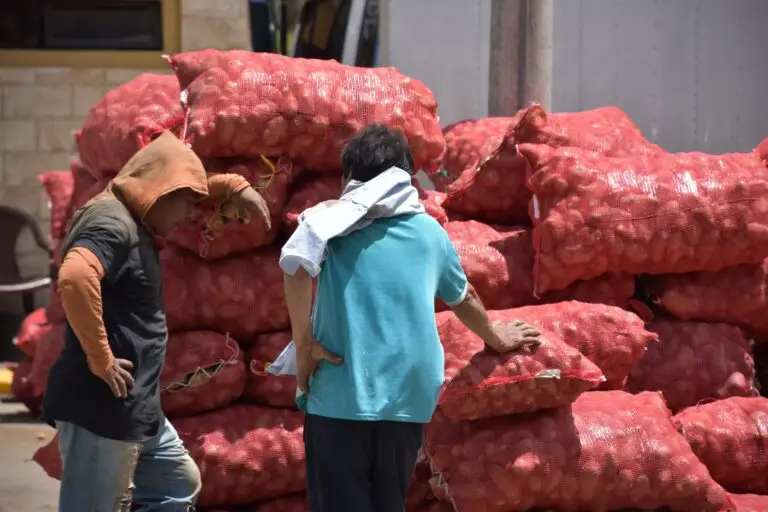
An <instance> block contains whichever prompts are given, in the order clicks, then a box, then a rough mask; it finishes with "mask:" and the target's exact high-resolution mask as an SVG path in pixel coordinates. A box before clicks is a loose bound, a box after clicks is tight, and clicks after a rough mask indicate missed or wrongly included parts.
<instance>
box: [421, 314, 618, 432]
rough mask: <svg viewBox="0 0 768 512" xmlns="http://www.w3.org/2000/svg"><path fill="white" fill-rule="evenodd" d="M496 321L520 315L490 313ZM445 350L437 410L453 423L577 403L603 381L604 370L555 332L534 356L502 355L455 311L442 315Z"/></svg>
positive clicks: (544, 333)
mask: <svg viewBox="0 0 768 512" xmlns="http://www.w3.org/2000/svg"><path fill="white" fill-rule="evenodd" d="M488 316H489V318H490V319H491V321H492V322H500V323H502V324H503V323H508V322H512V321H514V320H517V319H518V316H517V311H516V310H514V309H508V310H505V311H489V312H488ZM436 321H437V330H438V333H439V335H440V340H441V341H442V343H443V350H444V351H445V384H444V385H443V390H442V392H441V393H440V398H439V399H438V406H439V407H440V409H441V410H442V411H443V413H445V415H446V416H448V417H449V418H453V419H462V420H476V419H480V418H490V417H494V416H505V415H508V414H518V413H523V412H530V411H538V410H540V409H550V408H552V407H559V406H561V405H565V404H568V403H571V402H573V400H574V399H575V398H576V397H577V396H579V395H580V394H581V393H583V392H584V391H587V390H589V389H592V388H594V387H596V386H597V385H598V384H600V383H602V382H603V380H604V377H603V374H602V372H601V371H600V369H599V368H598V367H597V366H595V365H594V364H593V363H592V362H590V361H589V360H588V359H587V358H586V357H584V356H582V355H581V354H580V353H579V351H578V350H576V349H575V348H573V347H571V346H569V345H568V344H566V343H565V342H564V341H563V340H562V339H560V338H559V337H558V336H556V335H555V334H554V333H552V332H549V331H546V330H543V329H542V335H541V337H542V344H541V346H539V347H536V348H534V349H531V350H530V352H523V351H514V352H508V353H505V354H500V353H498V352H495V351H493V350H490V349H486V347H485V344H484V343H483V340H481V339H480V338H479V337H478V336H476V335H475V334H473V333H472V332H471V331H470V330H469V329H467V328H466V327H464V324H462V323H461V322H460V321H459V319H458V318H456V315H454V314H453V313H451V312H445V313H438V315H437V319H436Z"/></svg>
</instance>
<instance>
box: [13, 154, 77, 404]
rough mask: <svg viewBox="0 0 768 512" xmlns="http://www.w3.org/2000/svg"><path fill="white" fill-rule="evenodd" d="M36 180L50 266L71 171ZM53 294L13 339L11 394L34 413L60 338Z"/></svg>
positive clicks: (65, 215) (62, 227)
mask: <svg viewBox="0 0 768 512" xmlns="http://www.w3.org/2000/svg"><path fill="white" fill-rule="evenodd" d="M75 165H77V163H76V162H74V161H73V162H72V166H73V167H74V166H75ZM39 180H40V183H41V184H42V186H43V189H44V191H45V194H46V195H47V196H48V206H49V209H50V215H51V222H50V228H49V231H48V244H49V245H50V246H51V247H52V248H54V255H53V260H54V261H53V266H54V267H57V266H58V264H59V258H58V251H57V249H58V247H59V245H60V244H61V240H62V238H63V237H64V233H65V232H66V227H67V223H68V222H69V217H70V215H69V212H70V203H71V201H72V195H73V188H74V180H73V173H72V171H71V170H54V171H47V172H44V173H42V174H40V176H39ZM55 297H57V296H56V294H55V291H52V292H51V294H50V300H49V304H48V306H47V307H42V308H39V309H37V310H35V311H34V312H32V313H30V314H29V315H28V316H27V317H26V318H25V319H24V320H23V322H22V324H21V327H20V328H19V332H18V334H17V335H16V336H15V337H14V340H13V342H14V344H15V345H16V346H17V347H18V348H19V350H20V351H21V352H22V353H23V358H22V360H21V361H20V362H19V364H18V366H17V367H16V370H15V371H14V377H13V383H12V393H13V396H14V397H15V398H16V399H17V400H19V401H21V402H22V403H24V404H25V405H26V406H27V408H28V409H29V410H30V411H31V412H32V413H33V414H35V415H37V414H38V413H39V410H40V402H41V400H42V395H43V390H44V386H45V378H46V377H47V372H48V368H49V367H50V365H51V364H52V362H53V360H54V359H55V357H56V356H57V355H58V352H59V351H60V350H61V347H62V345H63V341H64V313H63V310H62V309H61V306H60V305H59V303H58V301H57V300H55Z"/></svg>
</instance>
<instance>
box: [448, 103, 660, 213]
mask: <svg viewBox="0 0 768 512" xmlns="http://www.w3.org/2000/svg"><path fill="white" fill-rule="evenodd" d="M445 139H446V153H445V157H444V161H443V168H444V169H446V170H447V171H448V174H449V175H453V176H458V179H456V180H455V181H452V182H451V183H450V184H449V185H447V190H446V191H447V192H448V198H447V199H446V201H445V208H446V209H447V210H454V211H456V212H458V213H462V214H464V215H467V216H470V217H472V218H476V219H478V220H485V221H487V222H491V223H499V224H529V223H530V219H529V217H528V201H529V200H530V199H531V192H530V190H528V188H527V187H526V180H527V176H526V165H525V161H524V160H523V159H522V158H521V157H520V156H518V154H517V151H516V149H515V145H516V144H522V143H526V142H529V143H537V144H545V145H547V146H552V147H577V148H583V149H587V150H590V151H597V152H599V153H600V154H602V155H605V156H630V155H653V154H659V153H663V152H664V150H662V149H661V148H660V147H658V146H656V145H655V144H652V143H650V142H648V141H647V140H646V139H645V137H644V136H643V134H642V133H641V132H640V130H639V129H638V127H637V126H636V125H635V124H634V123H633V122H632V120H631V119H630V118H629V117H628V116H627V115H626V114H625V113H624V112H622V111H621V110H620V109H618V108H616V107H601V108H598V109H595V110H588V111H585V112H574V113H562V114H549V115H548V114H547V113H546V112H545V111H544V109H542V108H541V107H540V106H539V105H534V106H532V107H529V108H526V109H524V110H521V111H519V112H518V113H517V114H515V116H514V117H501V118H500V117H495V118H489V119H477V120H466V121H462V122H460V123H456V124H454V125H452V126H451V127H449V128H447V129H446V132H445ZM436 181H437V182H438V187H442V186H445V184H446V182H449V181H451V180H450V178H449V179H445V178H439V177H438V178H437V179H436Z"/></svg>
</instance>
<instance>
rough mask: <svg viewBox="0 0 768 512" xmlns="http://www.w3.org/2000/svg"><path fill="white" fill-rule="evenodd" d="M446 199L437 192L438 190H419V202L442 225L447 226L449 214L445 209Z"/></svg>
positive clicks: (442, 194)
mask: <svg viewBox="0 0 768 512" xmlns="http://www.w3.org/2000/svg"><path fill="white" fill-rule="evenodd" d="M445 197H446V196H445V194H444V193H442V192H437V191H436V190H423V189H420V190H419V200H420V201H421V204H422V205H424V209H425V210H426V211H427V213H428V214H429V215H431V216H432V217H434V219H435V220H436V221H437V222H439V223H440V224H441V225H445V223H446V222H448V214H446V213H445V210H444V209H443V202H444V201H445Z"/></svg>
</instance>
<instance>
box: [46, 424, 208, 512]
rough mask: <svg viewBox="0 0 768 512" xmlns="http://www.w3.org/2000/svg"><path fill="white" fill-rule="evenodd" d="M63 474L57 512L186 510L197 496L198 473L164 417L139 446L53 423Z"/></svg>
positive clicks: (199, 486) (192, 504)
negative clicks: (156, 431)
mask: <svg viewBox="0 0 768 512" xmlns="http://www.w3.org/2000/svg"><path fill="white" fill-rule="evenodd" d="M56 430H57V431H58V433H59V451H60V452H61V461H62V467H63V469H64V474H63V476H62V479H61V490H60V491H59V512H128V511H130V510H131V504H132V503H135V504H137V505H139V509H138V510H139V511H140V512H150V511H151V512H188V511H191V510H194V505H195V500H196V499H197V495H198V494H199V493H200V488H201V483H200V470H199V469H198V468H197V465H196V464H195V462H194V461H193V460H192V457H190V456H189V453H188V452H187V450H186V449H185V448H184V445H183V444H182V442H181V439H180V438H179V435H178V434H177V433H176V429H174V428H173V425H171V424H170V422H169V421H168V420H167V419H166V420H165V425H164V426H163V427H162V428H161V429H160V433H159V434H158V435H157V436H155V437H154V438H152V439H150V440H149V441H146V442H144V443H133V442H126V441H114V440H112V439H105V438H103V437H99V436H96V435H94V434H92V433H91V432H90V431H88V430H86V429H84V428H82V427H78V426H77V425H73V424H72V423H67V422H63V421H57V422H56Z"/></svg>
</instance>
